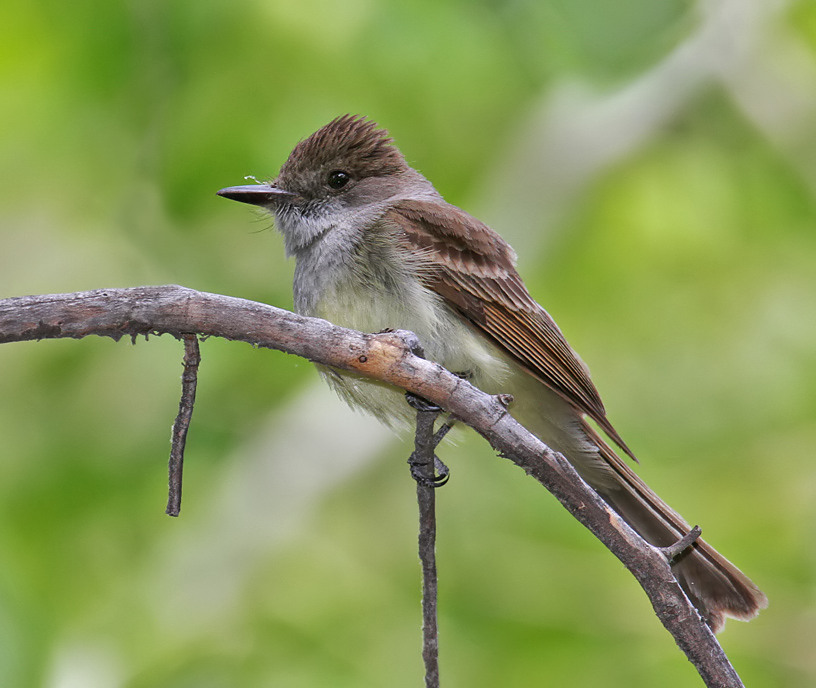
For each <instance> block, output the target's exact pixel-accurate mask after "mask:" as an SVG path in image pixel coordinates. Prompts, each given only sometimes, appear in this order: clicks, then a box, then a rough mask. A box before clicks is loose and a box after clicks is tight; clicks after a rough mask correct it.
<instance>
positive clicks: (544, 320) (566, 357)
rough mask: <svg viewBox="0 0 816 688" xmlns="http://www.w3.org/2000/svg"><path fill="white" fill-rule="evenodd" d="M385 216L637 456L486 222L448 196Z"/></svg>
mask: <svg viewBox="0 0 816 688" xmlns="http://www.w3.org/2000/svg"><path fill="white" fill-rule="evenodd" d="M383 220H384V221H385V222H387V223H389V224H391V225H393V226H395V227H396V228H397V231H398V234H399V238H400V240H401V241H402V243H403V246H404V249H405V250H406V251H408V252H410V253H411V254H413V255H421V256H422V268H421V270H420V274H421V275H422V278H423V280H424V281H425V284H426V286H427V287H428V288H429V289H431V290H433V291H435V292H436V293H438V294H439V295H440V296H441V297H442V298H443V299H445V300H446V301H447V302H448V304H449V305H450V306H451V307H453V308H454V309H456V310H458V311H459V312H460V313H461V314H462V315H463V316H464V317H466V318H467V319H468V320H469V321H471V322H472V323H473V325H474V326H475V327H477V328H478V329H480V330H481V331H482V332H483V333H484V334H485V335H486V336H487V337H488V338H489V339H491V340H492V341H493V342H494V343H495V344H496V345H497V346H498V347H499V348H500V349H502V350H504V351H506V352H507V353H508V354H509V355H510V356H511V357H512V358H513V359H515V360H516V362H517V363H518V364H519V365H520V366H522V367H523V368H524V369H525V370H527V371H528V372H529V373H530V374H531V375H533V376H534V377H536V378H537V379H538V380H540V381H541V382H542V383H544V384H545V385H547V386H548V387H550V388H551V389H553V390H554V391H555V392H557V393H558V394H559V395H560V396H561V397H562V398H564V399H565V400H566V401H567V402H569V403H570V404H572V406H573V407H575V408H576V409H577V410H578V411H579V412H580V413H582V414H586V415H587V416H589V418H591V419H592V420H594V421H595V422H596V423H597V424H598V425H599V426H600V428H601V429H602V430H603V431H604V432H605V433H606V434H607V435H608V436H609V437H610V439H612V440H613V441H614V442H615V443H616V444H617V445H618V446H620V448H621V449H623V450H624V451H625V452H626V453H627V454H629V456H631V457H632V458H633V459H634V458H635V457H634V455H633V454H632V452H631V451H630V450H629V448H628V447H627V446H626V444H625V442H624V441H623V439H621V437H620V435H619V434H618V433H617V431H616V430H615V428H614V427H613V426H612V424H611V423H610V422H609V420H608V419H607V417H606V410H605V409H604V406H603V403H602V402H601V397H600V395H599V394H598V390H597V389H596V388H595V385H594V384H593V383H592V380H591V379H590V377H589V371H588V370H587V368H586V366H585V365H584V363H583V362H582V361H581V359H580V358H579V357H578V355H577V354H576V353H575V352H574V351H573V350H572V348H571V347H570V345H569V344H568V343H567V340H566V339H565V338H564V335H563V334H562V333H561V330H559V329H558V326H557V325H556V324H555V321H554V320H553V319H552V318H551V317H550V315H549V314H548V313H547V312H546V311H545V310H544V309H543V308H542V307H541V306H540V305H538V303H536V302H535V300H534V299H533V297H532V296H530V293H529V292H528V291H527V288H526V287H525V286H524V283H523V282H522V280H521V277H519V274H518V272H516V269H515V258H516V256H515V254H514V252H513V249H512V248H510V246H509V245H508V244H507V243H506V242H505V241H504V240H503V239H502V238H501V237H500V236H499V235H498V234H496V233H495V232H494V231H493V230H491V229H490V228H489V227H488V226H487V225H485V224H484V223H482V222H480V221H479V220H477V219H476V218H474V217H471V216H470V215H468V214H467V213H465V212H464V211H462V210H460V209H459V208H457V207H455V206H452V205H450V204H447V203H440V202H438V201H437V202H429V201H417V200H403V201H400V202H398V203H396V204H395V205H394V206H392V207H391V208H390V209H389V210H388V212H387V213H386V215H385V216H384V218H383Z"/></svg>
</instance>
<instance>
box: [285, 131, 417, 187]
mask: <svg viewBox="0 0 816 688" xmlns="http://www.w3.org/2000/svg"><path fill="white" fill-rule="evenodd" d="M407 169H409V168H408V164H407V163H406V162H405V158H404V157H403V155H402V153H401V152H400V151H399V149H398V148H397V147H396V146H395V145H394V142H393V139H392V138H391V137H390V136H389V134H388V132H387V131H386V130H385V129H382V128H380V127H378V126H377V123H376V122H372V121H371V120H368V119H366V118H365V117H362V116H359V115H343V116H342V117H337V118H336V119H334V120H332V121H331V122H329V123H328V124H327V125H326V126H324V127H322V128H321V129H318V130H317V131H316V132H315V133H314V134H312V135H311V136H309V137H308V138H307V139H304V140H303V141H301V142H300V143H298V144H297V145H296V146H295V148H294V150H293V151H292V153H291V154H290V155H289V159H288V160H287V161H286V162H285V163H284V165H283V167H281V170H280V174H279V175H278V178H277V180H276V183H277V184H278V185H280V186H281V187H282V188H292V189H293V190H295V189H297V188H298V187H301V186H303V185H304V184H308V182H309V181H310V179H309V178H310V177H313V176H314V175H315V173H318V174H321V175H322V176H325V175H326V174H329V173H331V172H332V171H334V170H339V171H343V172H345V173H346V174H348V175H350V176H351V177H352V178H354V179H365V178H368V177H384V176H389V175H394V174H398V173H400V172H403V171H405V170H407Z"/></svg>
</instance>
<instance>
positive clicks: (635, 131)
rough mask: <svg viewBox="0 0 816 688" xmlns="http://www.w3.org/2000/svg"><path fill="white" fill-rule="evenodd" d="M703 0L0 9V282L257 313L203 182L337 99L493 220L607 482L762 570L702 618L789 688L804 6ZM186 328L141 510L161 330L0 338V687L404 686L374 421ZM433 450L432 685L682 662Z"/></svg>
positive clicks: (409, 656) (240, 172) (803, 606)
mask: <svg viewBox="0 0 816 688" xmlns="http://www.w3.org/2000/svg"><path fill="white" fill-rule="evenodd" d="M716 4H717V3H703V4H702V5H701V6H700V7H699V8H698V7H696V6H695V5H693V4H691V3H685V2H680V1H679V0H673V1H671V2H662V3H654V2H648V1H647V0H626V2H616V3H611V2H588V1H586V0H581V1H580V2H566V1H564V0H548V1H543V2H542V1H541V0H507V1H505V2H498V1H496V0H482V1H481V2H464V1H463V0H449V1H445V2H439V1H438V0H434V1H432V0H419V1H418V2H413V3H394V2H380V3H378V2H374V1H373V0H347V1H346V2H343V3H332V2H328V1H327V0H302V1H300V2H277V1H272V2H258V3H242V4H235V3H219V2H212V1H211V0H203V1H201V0H199V1H197V2H193V1H192V0H179V1H177V2H170V3H164V2H155V1H148V2H132V3H123V2H102V1H101V0H77V1H76V2H72V3H58V2H54V1H53V0H46V1H44V2H39V3H33V2H23V1H22V0H7V1H6V3H5V6H4V12H3V21H2V22H0V88H2V95H3V103H4V107H3V108H2V109H0V131H1V132H2V134H0V137H1V138H0V141H1V142H2V144H1V145H0V165H2V168H3V180H4V183H3V185H2V187H0V217H2V222H3V235H2V238H0V291H2V293H3V295H4V296H14V295H20V294H28V293H47V292H67V291H75V290H81V289H91V288H98V287H105V286H134V285H139V284H160V283H169V282H173V283H179V284H183V285H185V286H189V287H193V288H197V289H202V290H207V291H214V292H221V293H227V294H231V295H235V296H241V297H246V298H252V299H258V300H264V301H267V302H269V303H273V304H275V305H279V306H282V307H290V306H291V293H290V281H291V269H292V268H291V265H289V264H287V263H286V261H285V259H284V257H283V250H282V246H281V242H280V241H279V239H278V238H277V236H276V235H275V234H274V233H273V232H271V231H268V230H269V229H270V228H271V222H270V221H269V220H268V219H266V218H257V219H256V218H255V217H253V215H252V214H251V212H249V211H248V210H247V209H246V208H243V207H237V206H236V205H234V204H230V203H226V202H224V201H223V199H219V198H217V197H216V196H215V191H216V190H217V189H219V188H221V187H223V186H227V185H232V184H238V183H241V181H242V178H243V176H244V175H247V174H255V175H257V176H259V177H263V176H271V175H274V174H275V172H276V171H277V168H278V167H279V165H280V164H281V163H282V161H283V160H284V158H285V156H286V154H287V153H288V152H289V150H290V149H291V147H292V145H293V144H294V143H295V142H296V141H297V140H299V139H301V138H303V137H304V136H306V135H308V134H309V133H311V132H312V131H313V130H314V129H316V128H317V127H319V126H320V125H322V124H324V123H325V122H327V121H328V120H329V119H331V118H332V117H334V116H337V115H339V114H342V113H345V112H354V113H364V114H368V115H370V116H371V117H372V118H374V119H376V120H377V121H378V122H380V123H381V124H383V125H385V126H387V127H388V128H389V129H390V130H391V132H392V133H393V135H394V136H395V137H396V139H397V141H398V143H399V144H400V146H401V147H402V149H403V150H404V152H405V153H406V155H407V157H408V159H409V161H411V163H412V164H414V165H415V166H416V167H418V168H419V169H420V170H421V171H422V172H423V173H425V174H426V175H427V176H428V177H430V178H431V179H432V180H433V181H434V182H435V183H436V185H437V187H438V188H439V190H440V191H441V192H442V193H444V194H445V195H446V197H447V198H448V199H449V200H451V201H452V202H454V203H457V204H458V205H461V206H463V207H465V208H467V209H469V210H472V211H473V212H475V213H477V214H481V215H482V216H483V217H484V219H486V220H488V221H490V222H492V223H493V224H494V225H495V226H496V228H497V229H498V230H500V231H501V232H502V233H503V234H504V235H505V236H506V237H508V238H509V239H510V240H511V241H512V242H513V243H514V244H515V245H517V246H518V247H522V246H523V250H521V248H520V251H519V252H520V254H521V255H520V265H521V270H522V273H523V274H524V276H525V278H526V280H527V282H528V284H529V286H530V288H531V291H532V292H533V294H534V295H535V296H536V297H537V298H538V299H539V300H540V301H541V302H542V303H543V304H544V305H545V306H546V307H547V308H548V310H549V311H550V312H551V313H552V314H553V315H554V316H555V317H556V319H557V320H558V321H559V323H560V324H561V325H562V327H563V329H564V330H565V332H566V334H567V336H568V337H569V338H570V340H571V341H572V342H573V344H574V345H575V347H576V348H577V349H578V350H579V351H580V352H581V354H582V356H583V357H584V358H585V360H586V361H587V362H588V363H589V364H590V365H591V367H592V370H593V374H594V377H595V379H596V382H597V384H598V386H599V388H600V390H601V392H602V394H603V395H604V399H605V401H606V404H607V407H608V409H609V412H610V416H611V418H612V419H613V421H614V422H615V424H616V426H617V427H618V428H619V429H620V431H621V433H622V434H623V436H624V437H626V438H627V441H628V442H629V443H630V445H631V446H633V447H634V448H635V451H636V452H637V454H638V455H639V456H640V457H641V461H642V464H641V466H640V467H639V471H640V472H641V473H642V474H643V476H644V477H645V479H646V480H647V481H648V482H649V483H650V484H651V485H652V486H653V487H654V489H655V490H657V491H658V492H659V493H660V494H661V495H663V496H664V497H665V498H666V499H667V500H668V501H669V502H670V503H672V504H673V505H674V506H676V507H677V508H678V509H679V510H680V511H681V512H682V513H684V514H685V515H686V517H687V518H688V519H689V520H690V521H692V522H695V523H696V522H699V523H700V524H701V525H702V526H703V530H704V533H705V535H706V537H707V538H708V539H709V540H710V541H711V542H713V543H714V544H715V545H716V546H717V547H718V548H720V549H721V550H722V551H723V552H724V553H725V554H726V556H729V557H730V558H732V559H733V560H734V561H735V562H736V563H738V564H739V565H740V566H741V567H743V568H744V569H745V570H746V572H748V573H749V575H751V576H752V577H753V578H754V579H755V580H756V582H757V583H758V584H759V585H760V586H761V587H762V588H763V589H764V590H765V591H766V592H767V594H768V597H769V598H770V600H771V606H770V608H769V609H768V610H767V611H766V612H764V613H763V614H762V615H761V616H760V617H759V619H758V620H756V621H755V622H753V623H751V624H750V625H744V624H739V623H736V622H731V623H730V624H729V625H728V627H727V629H726V631H725V633H724V635H723V636H722V640H723V643H724V645H725V648H726V650H727V651H728V652H729V655H730V656H731V658H732V659H733V661H734V663H735V665H736V666H737V669H738V671H740V673H741V675H742V676H743V678H744V680H745V682H746V684H750V685H785V686H809V685H813V683H814V681H816V663H814V662H816V660H814V654H813V652H812V647H811V646H812V640H811V639H812V638H813V637H814V635H816V626H814V619H815V618H816V608H815V607H814V602H813V590H814V583H816V575H815V574H816V560H814V554H813V548H812V547H810V546H809V545H810V544H811V543H812V542H813V540H814V535H816V533H814V524H816V513H814V506H813V505H814V504H815V503H816V474H814V468H813V460H812V453H813V449H812V447H813V446H814V443H815V442H816V430H814V427H816V426H814V423H813V418H814V417H816V392H814V390H816V353H814V352H816V347H814V346H813V342H814V340H815V339H816V318H815V317H814V312H816V297H814V294H816V270H814V265H816V230H815V229H814V220H816V167H814V166H813V163H812V160H813V151H814V150H816V135H814V132H816V100H814V98H813V95H812V94H813V93H816V87H815V86H814V83H813V79H814V77H813V70H814V66H816V30H814V27H816V12H815V11H814V7H813V4H812V3H809V2H807V1H806V0H799V1H796V2H789V3H776V4H774V3H769V5H773V7H774V9H771V8H770V7H769V8H768V9H763V8H761V7H759V5H764V4H763V3H732V4H731V5H728V6H727V7H724V8H723V9H722V10H721V11H720V14H718V13H717V12H716V11H714V9H712V7H713V6H714V5H716ZM753 5H757V7H752V6H753ZM729 12H730V13H733V16H730V15H728V14H727V13H729ZM718 20H719V21H723V22H724V24H723V25H726V26H732V27H736V28H734V29H733V32H722V33H717V32H713V33H712V32H709V33H708V34H706V29H707V27H708V28H710V27H711V26H712V25H714V23H715V22H716V21H718ZM726 34H727V35H726ZM701 35H709V36H711V35H714V36H715V38H714V39H711V38H710V37H709V39H708V40H709V42H708V43H706V44H705V45H707V46H708V50H707V51H706V50H704V49H703V46H704V44H703V43H700V42H699V41H698V39H699V37H700V36H701ZM684 51H685V52H684ZM678 55H681V56H682V59H679V58H678V57H677V56H678ZM670 64H671V65H674V67H673V70H674V71H665V72H664V71H661V70H663V69H664V68H665V67H666V66H667V65H670ZM661 74H662V75H663V76H662V77H660V75H661ZM658 77H659V78H658ZM656 78H657V79H658V81H660V78H662V79H663V81H661V82H660V83H662V84H663V87H662V88H658V89H653V90H649V88H646V85H648V84H650V83H653V82H652V81H650V79H656ZM620 94H628V96H629V97H630V100H626V99H625V98H622V97H621V98H618V96H619V95H620ZM632 98H633V99H634V100H632ZM627 103H628V105H627ZM632 103H635V104H634V105H632ZM627 107H628V108H629V109H628V110H626V108H627ZM615 108H623V110H620V109H615ZM621 111H624V112H626V113H627V115H626V116H625V117H621V116H617V117H616V116H612V115H614V113H616V112H621ZM590 112H592V113H596V114H597V115H598V119H597V124H596V125H591V126H590V125H586V123H585V122H586V121H587V120H585V119H584V118H585V115H586V114H587V113H590ZM610 113H612V115H611V114H610ZM581 127H585V128H584V129H582V128H581ZM588 141H589V142H590V143H587V142H588ZM542 142H544V143H542ZM547 142H549V143H547ZM545 143H546V145H545ZM539 147H541V150H546V151H549V153H548V155H547V156H543V155H542V156H537V154H536V153H537V151H538V150H539ZM607 148H608V149H609V150H611V151H613V152H612V153H610V154H608V155H606V156H605V157H604V156H602V155H597V153H598V151H600V150H601V149H603V150H606V149H607ZM522 188H523V189H527V190H528V191H526V192H525V193H524V194H516V195H514V194H513V190H514V189H522ZM508 189H509V191H507V190H508ZM541 198H546V199H548V200H547V205H546V207H542V206H540V205H536V203H538V202H539V201H540V200H541ZM485 208H487V209H488V210H487V212H485V213H481V212H480V211H481V209H485ZM510 212H513V213H515V215H514V217H520V218H522V220H520V221H512V222H506V221H505V220H503V219H502V218H503V217H504V218H506V217H509V216H510V215H509V213H510ZM503 213H507V214H503ZM202 352H203V356H204V360H203V364H202V367H201V381H200V384H199V394H198V397H199V401H198V406H197V408H196V412H195V415H194V419H193V427H192V430H191V437H190V440H189V443H188V453H187V471H186V476H185V499H184V506H183V509H182V516H181V518H180V519H179V520H171V519H168V518H167V517H165V516H164V515H163V507H164V498H165V492H164V490H165V481H166V478H165V473H164V471H165V462H166V454H167V451H168V437H169V426H170V423H171V422H172V418H173V416H174V414H175V411H176V404H177V398H178V391H179V390H178V387H179V385H178V378H179V375H180V370H181V368H180V360H181V356H182V349H181V346H180V345H179V344H178V343H176V342H174V341H172V340H170V339H167V338H158V339H156V338H151V340H150V342H149V343H145V342H144V341H139V342H138V343H137V344H136V345H135V346H131V344H130V343H129V342H124V341H123V342H119V343H113V342H111V341H107V340H104V341H103V340H85V341H80V342H77V341H48V342H40V343H26V344H13V345H5V346H3V347H0V380H2V390H3V393H2V395H0V437H2V451H0V636H2V638H3V642H2V643H0V685H3V686H20V687H23V688H25V687H28V686H32V687H33V686H48V687H51V686H54V687H62V686H68V685H82V686H84V687H87V688H96V687H97V686H99V687H100V688H101V687H103V686H104V687H105V688H107V687H108V686H121V687H122V688H125V687H126V688H154V687H159V686H168V685H173V686H179V687H185V686H191V687H192V686H195V687H196V688H209V687H213V688H220V687H222V686H223V687H226V686H246V687H247V688H251V687H254V686H259V687H260V686H264V687H265V688H266V687H269V686H286V688H297V687H298V686H316V685H317V686H355V687H358V686H384V685H387V686H416V685H419V684H420V682H421V672H422V666H421V658H420V653H419V645H420V634H419V623H420V615H419V600H418V595H419V568H418V566H417V563H416V557H415V554H414V551H415V525H414V522H415V513H414V512H415V504H414V498H413V485H412V483H411V481H410V478H409V476H408V471H407V469H406V467H405V464H404V459H405V458H406V457H407V454H408V451H409V445H408V443H407V441H402V442H400V441H389V440H388V439H386V438H387V435H386V434H384V433H383V432H382V431H381V430H380V429H379V428H378V427H377V426H376V424H375V423H374V421H369V420H365V419H361V418H358V417H354V416H352V415H350V414H349V413H348V412H346V411H345V410H344V409H343V408H342V407H341V406H340V402H338V401H336V400H334V399H333V398H331V397H330V396H329V395H328V392H323V391H322V390H321V391H316V390H315V389H314V387H315V385H316V384H317V383H316V374H315V372H314V371H313V369H312V368H311V366H309V365H308V364H306V363H305V362H303V361H300V360H298V359H295V358H293V357H291V356H286V355H283V354H279V353H274V352H268V351H256V350H253V349H251V348H250V347H246V346H244V345H241V344H234V343H227V342H221V341H215V340H209V341H207V342H204V343H203V345H202ZM443 453H444V457H445V460H446V462H448V463H449V465H451V467H452V470H453V478H452V480H451V483H450V484H449V486H448V487H446V488H445V489H444V490H441V491H440V493H439V500H440V506H439V511H440V543H439V560H440V575H441V581H440V585H441V615H442V617H441V630H442V639H441V650H442V658H441V662H442V676H443V681H444V682H445V685H451V686H468V687H474V688H475V687H478V686H497V685H501V686H507V687H513V686H519V687H520V686H528V685H537V684H540V683H543V682H545V681H546V682H549V683H550V684H552V685H570V686H590V685H592V686H594V685H600V684H603V685H605V686H633V685H659V686H663V687H671V686H687V685H695V682H696V681H698V679H696V678H695V676H694V672H693V670H692V668H691V667H690V666H689V665H688V663H687V662H686V661H685V659H684V658H683V656H682V655H681V654H680V653H679V652H678V650H677V649H676V648H675V647H674V645H673V643H672V642H671V639H670V638H669V636H668V635H667V634H666V633H665V631H663V630H662V628H661V627H660V625H659V623H658V622H657V621H656V619H655V618H654V617H653V615H652V613H651V610H650V608H649V605H648V602H647V600H646V598H645V596H644V595H643V594H642V592H641V591H640V590H639V589H638V588H637V587H636V585H635V583H634V581H633V580H631V578H630V577H629V576H628V575H627V574H626V573H625V571H623V570H622V567H620V566H619V565H618V564H617V563H616V562H615V560H614V559H613V558H612V557H611V556H610V555H609V554H608V553H607V552H606V551H604V550H603V548H602V547H600V545H598V543H596V542H594V541H593V539H592V538H591V537H590V536H589V535H588V534H587V533H585V532H584V531H583V530H582V529H581V528H580V526H579V525H578V524H576V523H575V522H573V521H572V520H571V519H570V518H569V517H568V516H567V515H566V513H564V512H562V510H561V509H560V507H558V506H557V504H555V502H554V500H552V499H551V498H550V497H549V496H548V495H547V494H546V493H544V492H543V490H542V489H541V488H540V487H539V486H538V485H536V484H534V483H533V482H532V481H531V480H529V479H526V478H525V477H524V476H523V475H521V474H520V473H519V472H518V471H513V470H508V468H509V465H510V464H509V463H508V462H504V461H500V460H496V458H495V457H494V456H492V455H491V452H490V451H489V448H488V447H486V446H485V444H484V442H482V441H481V440H480V439H479V438H477V437H473V436H471V435H469V434H467V433H465V432H463V431H462V432H460V434H459V438H458V441H457V442H456V443H455V444H452V445H450V446H448V447H446V448H445V449H444V450H443Z"/></svg>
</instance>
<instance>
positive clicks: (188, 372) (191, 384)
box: [165, 334, 201, 516]
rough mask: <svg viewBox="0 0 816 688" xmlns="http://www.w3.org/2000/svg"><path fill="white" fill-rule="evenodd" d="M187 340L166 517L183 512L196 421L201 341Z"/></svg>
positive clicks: (170, 462) (171, 456) (174, 427)
mask: <svg viewBox="0 0 816 688" xmlns="http://www.w3.org/2000/svg"><path fill="white" fill-rule="evenodd" d="M183 339H184V372H183V373H182V374H181V399H180V400H179V411H178V415H177V416H176V421H175V422H174V423H173V433H172V441H171V445H170V461H169V463H168V474H169V475H168V494H167V509H165V513H167V514H168V515H170V516H178V515H179V512H180V511H181V480H182V473H183V471H184V445H185V444H186V443H187V431H188V430H189V428H190V419H191V418H192V417H193V405H194V404H195V395H196V384H197V382H198V365H199V363H201V352H200V351H199V348H198V337H197V336H196V335H194V334H185V335H183Z"/></svg>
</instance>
